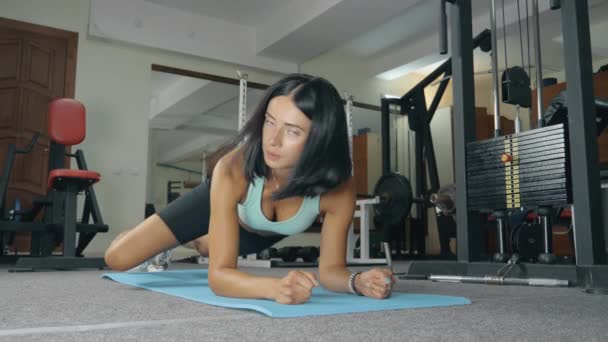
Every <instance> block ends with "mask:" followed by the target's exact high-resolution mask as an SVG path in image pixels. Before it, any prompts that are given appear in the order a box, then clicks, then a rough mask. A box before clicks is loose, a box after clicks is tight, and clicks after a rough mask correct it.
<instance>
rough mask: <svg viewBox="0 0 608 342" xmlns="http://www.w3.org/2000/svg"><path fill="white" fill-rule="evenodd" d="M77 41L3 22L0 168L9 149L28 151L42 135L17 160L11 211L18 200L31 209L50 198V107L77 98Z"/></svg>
mask: <svg viewBox="0 0 608 342" xmlns="http://www.w3.org/2000/svg"><path fill="white" fill-rule="evenodd" d="M77 39H78V34H77V33H73V32H67V31H63V30H57V29H53V28H48V27H43V26H38V25H33V24H28V23H23V22H19V21H14V20H9V19H3V18H0V166H3V165H4V163H5V159H6V152H7V149H8V145H9V144H12V143H16V144H17V148H24V147H25V146H27V145H28V143H29V142H30V140H31V139H32V136H33V135H34V134H35V133H36V132H40V133H41V136H40V138H39V139H38V143H37V144H36V145H35V146H34V149H33V150H32V152H31V153H29V154H27V155H18V156H17V157H16V158H15V163H14V165H13V169H12V172H11V178H10V183H9V191H8V201H7V207H8V208H11V207H12V206H13V203H14V199H15V198H16V197H18V198H19V199H20V202H21V205H22V208H28V207H30V206H31V202H32V199H33V198H35V197H36V196H39V195H43V194H45V193H46V182H47V174H48V157H49V155H48V147H49V144H50V141H49V137H48V134H47V112H48V104H49V102H50V101H51V100H52V99H54V98H57V97H74V83H75V75H76V73H75V70H76V43H77Z"/></svg>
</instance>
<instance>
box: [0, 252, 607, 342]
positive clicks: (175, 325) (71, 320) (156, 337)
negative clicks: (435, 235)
mask: <svg viewBox="0 0 608 342" xmlns="http://www.w3.org/2000/svg"><path fill="white" fill-rule="evenodd" d="M190 267H204V266H201V265H188V264H173V265H172V269H183V268H190ZM405 269H407V264H406V263H397V265H396V270H397V271H405ZM310 270H314V269H310ZM248 271H250V272H253V273H256V274H264V275H276V276H279V275H283V274H285V273H286V272H287V271H288V269H284V268H274V269H248ZM102 273H103V272H102V271H85V270H82V271H64V272H59V271H53V272H32V273H9V272H7V271H6V269H0V341H266V342H270V341H496V340H497V341H608V296H605V295H590V294H586V293H583V292H582V290H581V289H580V288H533V287H519V286H502V287H499V286H487V285H476V284H450V283H433V282H430V281H416V280H409V281H400V282H399V283H398V285H397V287H396V289H395V291H399V292H415V293H431V294H444V295H454V296H464V297H467V298H469V299H470V300H471V301H472V302H473V304H472V305H466V306H457V307H446V308H429V309H411V310H397V311H384V312H371V313H357V314H343V315H332V316H319V317H305V318H294V319H285V318H269V317H267V316H265V315H263V314H260V313H257V312H253V311H247V310H235V309H227V308H221V307H215V306H210V305H205V304H200V303H197V302H191V301H188V300H184V299H180V298H176V297H171V296H168V295H164V294H160V293H155V292H151V291H147V290H142V289H138V288H133V287H130V286H127V285H122V284H118V283H115V282H113V281H110V280H106V279H101V278H100V276H101V274H102Z"/></svg>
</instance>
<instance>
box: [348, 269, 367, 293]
mask: <svg viewBox="0 0 608 342" xmlns="http://www.w3.org/2000/svg"><path fill="white" fill-rule="evenodd" d="M359 274H361V272H355V273H351V275H350V278H348V288H349V290H350V292H351V293H352V294H356V295H357V296H363V294H362V293H361V292H359V291H357V288H356V287H355V278H356V277H357V275H359Z"/></svg>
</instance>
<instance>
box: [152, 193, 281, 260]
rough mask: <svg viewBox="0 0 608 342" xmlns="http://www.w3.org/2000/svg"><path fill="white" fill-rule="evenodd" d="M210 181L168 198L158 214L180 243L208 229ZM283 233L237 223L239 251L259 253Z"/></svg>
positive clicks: (194, 237)
mask: <svg viewBox="0 0 608 342" xmlns="http://www.w3.org/2000/svg"><path fill="white" fill-rule="evenodd" d="M209 189H210V184H209V183H208V182H203V183H201V184H200V185H198V186H196V187H195V188H194V189H192V190H191V191H189V192H187V193H185V194H184V195H182V196H180V197H179V198H177V199H176V200H175V201H173V202H171V203H170V204H169V205H168V206H167V207H166V208H164V209H162V210H161V211H160V212H159V213H158V216H160V218H161V219H162V220H163V221H164V222H165V224H166V225H167V226H168V227H169V229H170V230H171V232H172V233H173V235H175V238H176V239H177V241H179V242H180V244H185V243H187V242H190V241H192V240H194V239H196V238H199V237H201V236H203V235H206V234H207V233H208V232H209V216H210V212H211V209H210V205H211V204H210V199H209ZM285 237H286V236H285V235H271V236H261V235H259V234H256V233H252V232H250V231H247V230H245V229H243V227H239V241H240V242H239V255H246V254H251V253H258V252H260V251H261V250H263V249H266V248H268V247H270V246H272V245H274V244H275V243H277V242H279V241H281V240H282V239H284V238H285Z"/></svg>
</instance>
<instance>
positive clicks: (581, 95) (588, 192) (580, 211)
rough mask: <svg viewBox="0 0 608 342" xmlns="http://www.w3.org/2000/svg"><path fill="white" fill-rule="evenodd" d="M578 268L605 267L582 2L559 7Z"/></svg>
mask: <svg viewBox="0 0 608 342" xmlns="http://www.w3.org/2000/svg"><path fill="white" fill-rule="evenodd" d="M561 16H562V28H563V36H564V61H565V64H566V81H567V83H568V88H567V93H566V96H567V101H568V127H569V133H570V134H569V136H570V158H571V165H572V195H573V201H574V225H575V229H574V242H575V251H576V264H577V265H595V264H600V263H604V262H605V255H606V251H605V250H604V229H603V222H602V211H601V210H602V207H601V190H600V175H599V166H598V147H597V132H596V130H597V129H596V126H595V105H594V102H593V101H594V97H593V81H592V74H593V71H592V65H591V38H590V34H589V8H588V4H587V1H583V0H565V1H562V11H561Z"/></svg>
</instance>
